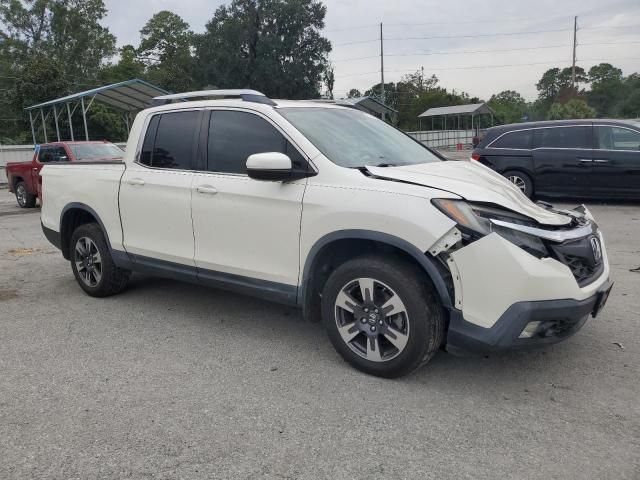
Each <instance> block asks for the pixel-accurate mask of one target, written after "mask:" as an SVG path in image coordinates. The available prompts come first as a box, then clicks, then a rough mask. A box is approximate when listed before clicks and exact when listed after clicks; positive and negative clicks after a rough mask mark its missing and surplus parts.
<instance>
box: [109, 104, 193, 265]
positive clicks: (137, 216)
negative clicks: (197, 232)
mask: <svg viewBox="0 0 640 480" xmlns="http://www.w3.org/2000/svg"><path fill="white" fill-rule="evenodd" d="M201 116H202V111H201V110H183V111H177V112H167V113H163V114H156V115H153V116H152V117H151V119H150V120H149V122H148V127H147V129H146V134H145V137H144V142H143V146H142V150H141V153H140V156H139V158H138V159H137V160H136V161H135V162H133V163H132V164H131V165H128V166H127V169H126V170H125V172H124V174H123V176H122V181H121V185H120V197H119V198H120V217H121V219H122V231H123V235H124V247H125V249H126V250H127V252H128V253H130V254H134V255H138V256H142V257H149V258H152V259H156V260H163V261H165V262H171V263H176V264H181V265H187V266H190V267H193V266H194V261H193V253H194V246H193V225H192V222H191V183H192V181H193V171H192V166H193V165H194V161H195V160H194V159H195V156H196V152H197V140H198V136H199V131H200V125H201ZM134 259H135V260H136V261H145V262H146V261H148V259H144V258H139V257H138V258H135V257H134Z"/></svg>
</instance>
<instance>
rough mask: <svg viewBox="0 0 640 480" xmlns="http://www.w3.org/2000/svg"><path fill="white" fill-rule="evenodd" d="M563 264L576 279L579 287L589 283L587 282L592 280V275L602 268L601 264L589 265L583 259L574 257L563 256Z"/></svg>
mask: <svg viewBox="0 0 640 480" xmlns="http://www.w3.org/2000/svg"><path fill="white" fill-rule="evenodd" d="M564 263H565V264H566V265H567V267H569V268H570V269H571V273H573V276H574V277H576V281H577V282H578V285H580V286H582V285H586V284H587V283H589V280H590V279H591V278H594V275H595V274H596V273H597V272H599V270H600V267H601V266H602V264H600V265H589V264H588V263H587V262H585V261H584V259H583V258H581V257H577V256H575V255H565V256H564Z"/></svg>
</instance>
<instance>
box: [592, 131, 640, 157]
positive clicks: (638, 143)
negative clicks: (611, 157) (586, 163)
mask: <svg viewBox="0 0 640 480" xmlns="http://www.w3.org/2000/svg"><path fill="white" fill-rule="evenodd" d="M595 137H596V148H598V149H600V150H633V151H636V152H637V151H638V150H640V132H636V131H634V130H629V129H628V128H620V127H595Z"/></svg>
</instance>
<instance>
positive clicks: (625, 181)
mask: <svg viewBox="0 0 640 480" xmlns="http://www.w3.org/2000/svg"><path fill="white" fill-rule="evenodd" d="M594 138H595V143H594V150H593V173H594V175H593V186H592V191H593V194H594V195H595V196H598V195H600V196H615V197H620V198H630V197H634V198H639V197H640V132H639V131H637V130H633V129H631V128H627V127H623V126H613V125H596V126H595V127H594Z"/></svg>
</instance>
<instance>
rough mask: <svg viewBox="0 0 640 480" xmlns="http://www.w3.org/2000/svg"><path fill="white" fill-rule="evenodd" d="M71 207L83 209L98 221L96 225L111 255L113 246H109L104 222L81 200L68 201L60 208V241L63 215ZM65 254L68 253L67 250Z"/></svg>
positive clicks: (109, 242) (109, 241)
mask: <svg viewBox="0 0 640 480" xmlns="http://www.w3.org/2000/svg"><path fill="white" fill-rule="evenodd" d="M72 209H77V210H84V211H85V212H87V213H89V214H91V216H92V217H93V218H95V219H96V221H97V222H98V225H100V229H101V230H102V234H103V235H104V238H105V240H106V241H107V246H108V247H109V252H110V253H111V255H112V256H113V248H112V247H111V240H109V233H108V232H107V229H106V228H105V226H104V223H102V219H101V218H100V215H98V214H97V213H96V211H95V210H94V209H93V208H91V207H90V206H89V205H87V204H84V203H81V202H71V203H68V204H67V205H65V207H64V208H63V209H62V212H60V242H61V243H62V225H63V223H62V222H63V220H64V216H65V215H66V214H67V212H68V211H69V210H72ZM61 246H62V245H61ZM62 253H63V255H64V254H65V250H64V246H63V248H62ZM67 255H68V252H67ZM65 258H66V256H65Z"/></svg>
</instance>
